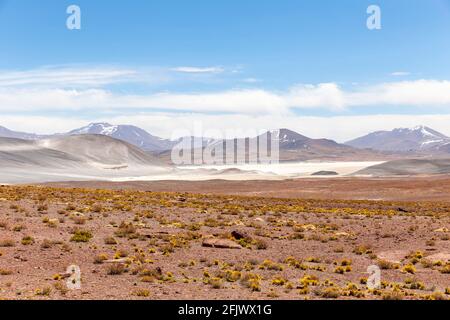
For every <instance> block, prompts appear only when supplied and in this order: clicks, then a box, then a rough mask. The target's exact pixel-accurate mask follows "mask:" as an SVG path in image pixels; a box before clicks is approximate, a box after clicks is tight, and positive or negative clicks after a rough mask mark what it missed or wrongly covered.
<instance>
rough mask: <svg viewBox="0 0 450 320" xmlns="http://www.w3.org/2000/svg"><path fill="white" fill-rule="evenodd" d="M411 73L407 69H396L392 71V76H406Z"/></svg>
mask: <svg viewBox="0 0 450 320" xmlns="http://www.w3.org/2000/svg"><path fill="white" fill-rule="evenodd" d="M410 74H411V73H410V72H407V71H395V72H392V73H391V76H393V77H405V76H409V75H410Z"/></svg>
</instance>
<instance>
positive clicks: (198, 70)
mask: <svg viewBox="0 0 450 320" xmlns="http://www.w3.org/2000/svg"><path fill="white" fill-rule="evenodd" d="M171 70H172V71H175V72H181V73H222V72H224V71H225V70H224V69H223V68H221V67H203V68H202V67H177V68H173V69H171Z"/></svg>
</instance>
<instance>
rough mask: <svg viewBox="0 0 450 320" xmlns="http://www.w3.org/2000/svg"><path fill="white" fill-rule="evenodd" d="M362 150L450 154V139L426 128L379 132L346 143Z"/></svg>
mask: <svg viewBox="0 0 450 320" xmlns="http://www.w3.org/2000/svg"><path fill="white" fill-rule="evenodd" d="M346 144H347V145H349V146H352V147H354V148H360V149H374V150H381V151H393V152H429V153H437V152H448V150H450V138H449V137H447V136H445V135H444V134H442V133H440V132H437V131H435V130H433V129H431V128H429V127H426V126H418V127H415V128H411V129H407V128H399V129H394V130H392V131H377V132H373V133H370V134H368V135H366V136H363V137H360V138H357V139H354V140H351V141H348V142H346Z"/></svg>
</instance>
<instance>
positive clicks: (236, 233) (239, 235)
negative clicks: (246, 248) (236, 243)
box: [231, 230, 251, 240]
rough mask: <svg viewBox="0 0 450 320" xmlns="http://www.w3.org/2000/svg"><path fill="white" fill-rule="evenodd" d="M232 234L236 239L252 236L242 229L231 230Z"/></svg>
mask: <svg viewBox="0 0 450 320" xmlns="http://www.w3.org/2000/svg"><path fill="white" fill-rule="evenodd" d="M231 235H232V236H233V238H235V239H236V240H241V239H251V237H250V236H249V235H248V234H247V233H245V232H242V231H237V230H234V231H231Z"/></svg>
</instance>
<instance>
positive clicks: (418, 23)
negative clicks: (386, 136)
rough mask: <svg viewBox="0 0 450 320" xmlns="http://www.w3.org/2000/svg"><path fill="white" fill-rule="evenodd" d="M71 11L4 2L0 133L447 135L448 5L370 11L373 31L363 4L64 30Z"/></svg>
mask: <svg viewBox="0 0 450 320" xmlns="http://www.w3.org/2000/svg"><path fill="white" fill-rule="evenodd" d="M70 4H72V3H71V2H68V1H61V2H60V3H57V4H55V3H54V2H52V1H48V0H44V1H41V2H40V3H39V4H37V3H32V4H30V3H29V2H27V1H23V0H16V1H8V0H6V1H5V0H4V1H0V36H2V38H3V39H5V40H4V42H3V45H2V46H1V50H0V112H1V113H2V119H1V122H0V125H2V126H5V127H7V128H9V129H11V130H16V131H25V132H35V133H39V134H48V133H54V132H66V131H69V130H72V129H74V128H78V127H82V126H85V125H87V124H88V123H90V122H108V123H112V124H130V125H136V126H138V127H141V128H143V129H145V130H147V131H148V132H150V133H151V134H154V135H157V136H160V137H163V138H173V133H174V131H175V130H176V129H180V128H184V129H186V130H192V128H193V127H194V126H195V125H197V124H201V126H202V127H203V128H204V130H208V129H217V130H227V129H228V130H232V129H237V130H238V129H242V128H252V129H255V130H263V129H264V130H272V129H279V128H289V129H291V130H294V131H296V132H299V133H301V134H305V135H307V136H310V137H312V138H329V139H333V140H336V141H338V142H344V141H347V140H350V139H354V138H356V137H358V136H362V135H365V134H367V133H370V132H373V131H378V130H391V129H394V128H399V127H415V126H417V125H425V126H429V127H431V128H433V129H435V130H438V131H440V132H442V133H443V134H446V135H450V126H449V125H448V124H449V123H450V76H449V74H450V73H449V71H450V64H449V63H448V52H449V49H450V41H448V34H447V33H448V32H447V30H449V27H450V19H449V17H450V1H448V0H431V1H423V0H415V1H406V0H401V1H396V2H395V3H394V2H392V1H377V5H379V6H380V8H381V12H382V29H381V30H372V31H371V30H368V29H367V27H366V19H367V17H368V15H367V13H366V9H367V7H368V6H369V5H370V4H372V1H357V0H353V1H347V2H346V5H345V6H343V5H341V4H339V3H336V2H329V1H314V2H312V1H308V2H304V3H298V1H294V0H285V1H283V2H282V3H275V2H270V1H262V2H261V1H247V2H245V3H242V1H237V0H232V1H227V2H226V3H225V2H223V3H211V2H210V1H196V2H195V3H189V4H187V3H183V2H180V1H174V0H172V1H167V2H166V1H165V2H160V3H148V2H147V1H136V2H134V3H133V4H132V5H127V6H124V5H120V4H119V3H117V2H115V3H109V4H108V5H107V10H105V5H104V4H102V3H101V2H92V1H86V0H79V1H76V3H75V4H77V5H78V6H80V8H81V12H82V20H81V21H82V24H81V26H82V27H81V30H72V31H70V30H68V29H67V28H66V27H65V22H66V19H67V17H68V15H67V14H66V8H67V6H68V5H70ZM174 6H175V7H176V8H178V10H173V7H174ZM17 16H20V17H21V19H20V20H18V19H15V17H17ZM312 35H314V36H312ZM393 48H395V50H392V49H393ZM393 52H395V54H394V53H393Z"/></svg>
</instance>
